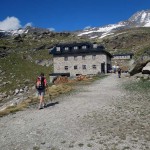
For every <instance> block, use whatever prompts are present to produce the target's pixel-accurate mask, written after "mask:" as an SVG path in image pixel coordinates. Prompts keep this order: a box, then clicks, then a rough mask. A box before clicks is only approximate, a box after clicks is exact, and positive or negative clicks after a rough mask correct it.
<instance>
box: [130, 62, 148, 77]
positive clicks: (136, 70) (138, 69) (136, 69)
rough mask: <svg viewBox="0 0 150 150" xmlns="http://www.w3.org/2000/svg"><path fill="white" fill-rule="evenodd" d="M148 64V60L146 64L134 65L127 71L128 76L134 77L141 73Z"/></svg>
mask: <svg viewBox="0 0 150 150" xmlns="http://www.w3.org/2000/svg"><path fill="white" fill-rule="evenodd" d="M149 62H150V60H148V61H146V62H138V63H136V65H135V66H134V67H133V68H132V69H130V70H129V73H130V75H131V76H133V75H135V74H137V73H140V72H142V69H143V67H145V66H146V64H147V63H149Z"/></svg>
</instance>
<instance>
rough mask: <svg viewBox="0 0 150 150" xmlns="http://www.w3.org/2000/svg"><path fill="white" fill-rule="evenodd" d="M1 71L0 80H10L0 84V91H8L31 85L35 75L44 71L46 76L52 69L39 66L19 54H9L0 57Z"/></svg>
mask: <svg viewBox="0 0 150 150" xmlns="http://www.w3.org/2000/svg"><path fill="white" fill-rule="evenodd" d="M0 64H1V68H0V69H2V71H3V72H4V75H3V78H2V79H3V80H2V82H7V81H10V82H9V83H8V84H6V85H4V86H1V87H0V91H1V92H4V91H7V92H8V91H10V90H14V89H16V88H19V87H25V86H26V85H32V84H34V82H35V79H36V77H37V76H38V75H39V74H40V73H41V72H44V73H45V75H46V77H48V75H49V73H50V72H51V71H52V67H45V66H39V65H37V64H35V63H33V62H31V61H28V60H26V59H23V58H22V57H21V56H20V55H19V54H18V55H17V54H10V55H8V56H7V57H4V58H1V59H0Z"/></svg>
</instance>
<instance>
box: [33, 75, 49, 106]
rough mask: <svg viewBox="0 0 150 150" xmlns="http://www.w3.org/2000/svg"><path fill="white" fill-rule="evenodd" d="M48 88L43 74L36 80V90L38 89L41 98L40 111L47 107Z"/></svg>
mask: <svg viewBox="0 0 150 150" xmlns="http://www.w3.org/2000/svg"><path fill="white" fill-rule="evenodd" d="M46 87H47V81H46V78H45V77H44V73H41V75H40V76H39V77H38V78H37V80H36V89H37V93H38V96H39V98H40V104H39V109H43V108H44V107H46V103H45V102H44V95H45V88H46Z"/></svg>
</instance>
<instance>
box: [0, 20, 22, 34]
mask: <svg viewBox="0 0 150 150" xmlns="http://www.w3.org/2000/svg"><path fill="white" fill-rule="evenodd" d="M20 27H21V24H20V21H19V19H18V18H16V17H7V18H6V19H5V20H3V21H0V29H1V30H6V31H7V30H14V29H18V28H20Z"/></svg>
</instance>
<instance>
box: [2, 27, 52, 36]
mask: <svg viewBox="0 0 150 150" xmlns="http://www.w3.org/2000/svg"><path fill="white" fill-rule="evenodd" d="M44 32H47V33H48V32H50V30H48V29H43V28H35V27H30V26H27V27H26V28H20V29H17V30H10V31H4V30H0V37H6V36H15V35H19V34H27V33H29V34H34V33H37V34H42V33H44Z"/></svg>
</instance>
